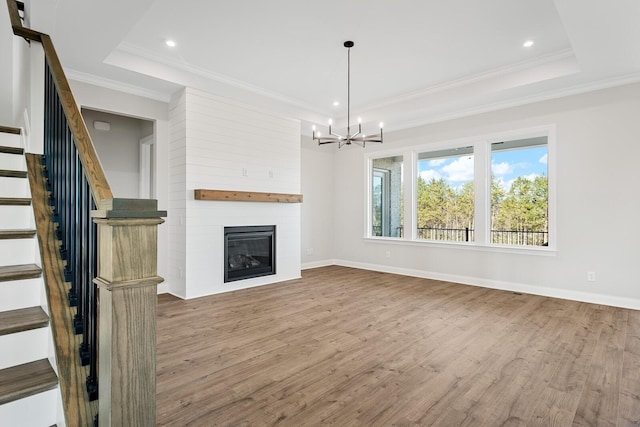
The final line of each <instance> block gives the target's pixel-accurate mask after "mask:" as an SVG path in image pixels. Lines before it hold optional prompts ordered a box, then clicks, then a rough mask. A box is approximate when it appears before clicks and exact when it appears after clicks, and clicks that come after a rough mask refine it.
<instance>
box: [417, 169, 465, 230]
mask: <svg viewBox="0 0 640 427" xmlns="http://www.w3.org/2000/svg"><path fill="white" fill-rule="evenodd" d="M417 204H418V205H417V207H418V224H417V225H418V228H451V229H464V228H467V227H468V228H473V213H474V195H473V182H468V183H466V184H464V185H463V186H462V187H460V188H459V189H455V188H452V187H451V186H450V185H449V184H447V182H446V181H445V180H444V179H443V178H440V179H435V178H432V179H431V180H430V181H429V182H426V181H425V180H424V179H423V178H422V177H418V192H417Z"/></svg>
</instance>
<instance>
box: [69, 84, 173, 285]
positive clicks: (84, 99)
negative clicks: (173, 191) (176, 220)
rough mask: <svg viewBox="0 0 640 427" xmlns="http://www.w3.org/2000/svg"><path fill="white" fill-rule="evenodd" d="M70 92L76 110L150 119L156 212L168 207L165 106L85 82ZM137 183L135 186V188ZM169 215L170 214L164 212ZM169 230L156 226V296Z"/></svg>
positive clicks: (165, 265) (166, 256)
mask: <svg viewBox="0 0 640 427" xmlns="http://www.w3.org/2000/svg"><path fill="white" fill-rule="evenodd" d="M69 83H70V85H71V89H72V91H73V94H74V97H75V99H76V102H77V103H78V105H79V106H80V107H86V108H89V109H92V110H99V111H107V112H113V113H116V114H122V115H126V116H131V117H137V118H141V119H145V120H150V121H152V122H153V123H154V135H155V138H156V142H155V143H156V165H155V166H156V168H155V170H156V171H157V174H156V199H157V200H158V209H160V210H167V208H168V178H167V173H168V169H169V166H168V141H169V105H168V104H167V103H166V102H161V101H156V100H153V99H149V98H144V97H141V96H137V95H131V94H128V93H124V92H119V91H115V90H112V89H106V88H103V87H99V86H94V85H91V84H88V83H82V82H78V81H74V80H71V81H70V82H69ZM137 185H138V184H137V182H136V183H135V186H136V188H137ZM168 215H171V212H168ZM168 241H169V229H168V227H167V225H166V224H161V225H160V226H159V227H158V275H160V276H161V277H164V278H165V282H164V283H161V284H160V285H159V286H158V293H163V292H167V289H168V288H169V283H168V280H169V278H168V260H169V250H168Z"/></svg>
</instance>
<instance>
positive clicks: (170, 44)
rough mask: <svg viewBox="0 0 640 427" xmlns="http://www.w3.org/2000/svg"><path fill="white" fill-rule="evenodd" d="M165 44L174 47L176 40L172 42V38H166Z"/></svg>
mask: <svg viewBox="0 0 640 427" xmlns="http://www.w3.org/2000/svg"><path fill="white" fill-rule="evenodd" d="M165 44H166V45H167V46H169V47H176V42H174V41H173V40H167V41H166V42H165Z"/></svg>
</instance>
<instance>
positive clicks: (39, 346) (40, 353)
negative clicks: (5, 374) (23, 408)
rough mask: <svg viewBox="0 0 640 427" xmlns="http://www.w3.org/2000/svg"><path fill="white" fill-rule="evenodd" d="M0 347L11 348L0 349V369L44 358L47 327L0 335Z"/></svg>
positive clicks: (47, 339) (46, 352) (47, 347)
mask: <svg viewBox="0 0 640 427" xmlns="http://www.w3.org/2000/svg"><path fill="white" fill-rule="evenodd" d="M0 349H11V351H0V369H4V368H8V367H10V366H16V365H22V364H23V363H28V362H33V361H36V360H40V359H46V358H47V357H48V355H49V354H48V350H49V328H39V329H32V330H29V331H24V332H18V333H15V334H8V335H0ZM0 419H2V418H1V417H0Z"/></svg>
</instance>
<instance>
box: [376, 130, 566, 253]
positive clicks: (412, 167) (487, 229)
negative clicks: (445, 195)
mask: <svg viewBox="0 0 640 427" xmlns="http://www.w3.org/2000/svg"><path fill="white" fill-rule="evenodd" d="M541 136H545V137H547V144H546V145H547V178H548V221H549V225H548V232H549V241H548V242H549V244H548V246H526V245H502V244H495V243H491V201H490V197H491V144H493V143H497V142H501V141H506V140H517V139H526V138H534V137H541ZM467 146H473V153H474V181H473V182H474V203H475V205H474V210H475V213H474V215H475V231H474V234H475V236H474V237H475V240H474V241H469V242H452V241H445V240H425V239H418V238H417V229H416V224H417V214H418V213H417V200H416V199H417V194H416V192H417V188H416V187H417V177H418V157H419V155H420V153H428V152H434V151H440V150H447V149H453V148H457V147H467ZM393 156H402V158H403V195H404V234H403V237H385V236H372V233H371V230H372V200H373V199H372V192H373V188H372V177H373V160H374V159H379V158H385V157H393ZM364 157H365V171H366V175H367V176H366V179H365V185H366V192H365V194H367V197H366V198H365V199H366V206H365V209H366V212H367V214H366V216H365V218H366V221H365V224H364V226H365V232H364V239H366V240H368V241H372V242H386V243H394V244H410V245H414V244H415V245H421V246H432V247H440V248H442V247H459V248H467V249H472V250H482V251H489V252H509V253H528V254H538V255H555V253H556V252H557V250H558V233H557V229H556V207H557V204H556V184H557V176H556V127H555V125H553V124H551V125H543V126H537V127H531V128H526V129H518V130H512V131H505V132H500V133H493V134H486V135H480V136H474V137H468V138H460V139H451V140H442V141H436V142H433V143H429V144H424V143H422V144H419V145H418V144H416V145H410V146H407V147H404V148H402V149H395V150H385V151H376V152H373V153H370V154H365V155H364Z"/></svg>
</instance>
